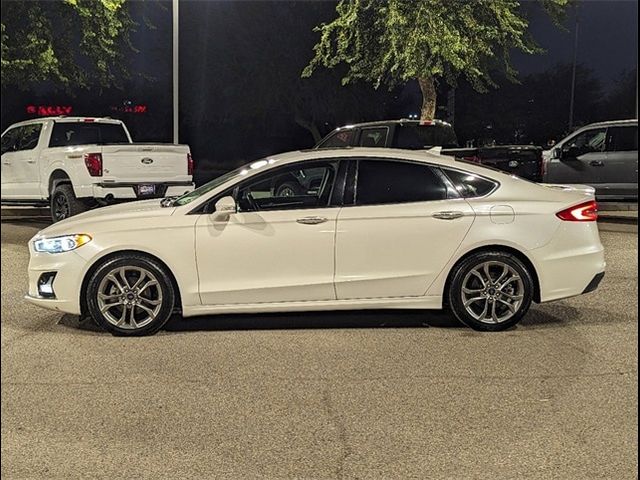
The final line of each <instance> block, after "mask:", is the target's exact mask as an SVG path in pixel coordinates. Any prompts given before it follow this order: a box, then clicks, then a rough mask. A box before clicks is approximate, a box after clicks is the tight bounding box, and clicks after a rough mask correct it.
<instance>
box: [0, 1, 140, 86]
mask: <svg viewBox="0 0 640 480" xmlns="http://www.w3.org/2000/svg"><path fill="white" fill-rule="evenodd" d="M127 7H128V6H127V4H126V1H125V0H98V1H96V0H64V1H47V0H40V1H20V2H18V1H12V2H2V22H1V23H2V25H1V29H2V32H1V34H2V86H3V87H7V86H13V87H18V88H27V87H29V86H30V85H33V84H34V83H38V82H44V81H50V82H54V83H56V84H59V85H62V86H63V87H66V88H71V87H84V86H87V85H88V83H89V82H92V83H94V84H97V85H100V86H113V85H118V84H119V83H120V82H121V80H122V79H123V78H125V77H126V62H125V61H124V60H125V58H124V54H125V52H127V51H130V49H131V48H132V47H131V44H130V42H129V32H130V30H131V28H132V27H133V25H134V23H133V21H132V20H131V18H130V16H129V12H128V8H127Z"/></svg>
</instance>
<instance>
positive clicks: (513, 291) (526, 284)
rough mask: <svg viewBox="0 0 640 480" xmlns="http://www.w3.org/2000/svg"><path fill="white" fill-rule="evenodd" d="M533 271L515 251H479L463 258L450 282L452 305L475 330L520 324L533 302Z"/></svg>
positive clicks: (454, 311)
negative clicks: (513, 253)
mask: <svg viewBox="0 0 640 480" xmlns="http://www.w3.org/2000/svg"><path fill="white" fill-rule="evenodd" d="M533 294H534V282H533V278H532V277H531V272H529V270H528V268H527V266H526V265H524V263H523V262H522V261H521V260H520V259H519V258H518V257H516V256H515V255H512V254H510V253H506V252H479V253H476V254H473V255H471V256H470V257H468V258H466V259H465V260H463V261H462V262H461V263H460V264H459V265H457V267H456V269H455V270H454V272H453V277H452V279H451V282H450V284H449V291H448V296H449V306H450V308H451V310H452V311H453V313H454V315H455V316H456V317H457V318H458V320H460V321H461V322H462V323H464V324H466V325H468V326H470V327H471V328H473V329H475V330H483V331H499V330H505V329H507V328H509V327H512V326H513V325H515V324H517V323H518V322H519V321H520V320H521V319H522V317H523V316H524V315H525V314H526V313H527V311H528V310H529V307H530V306H531V301H532V300H533Z"/></svg>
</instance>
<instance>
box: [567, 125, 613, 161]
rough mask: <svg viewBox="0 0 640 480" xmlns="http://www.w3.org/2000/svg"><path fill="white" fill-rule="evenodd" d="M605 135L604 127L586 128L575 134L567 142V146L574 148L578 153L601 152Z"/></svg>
mask: <svg viewBox="0 0 640 480" xmlns="http://www.w3.org/2000/svg"><path fill="white" fill-rule="evenodd" d="M606 135H607V130H606V129H605V128H595V129H592V130H587V131H586V132H582V133H581V134H579V135H577V136H575V137H574V138H573V139H572V140H570V141H569V142H568V145H567V146H568V147H569V148H573V149H576V150H577V152H579V154H580V155H584V154H585V153H592V152H602V151H603V150H604V142H605V138H606Z"/></svg>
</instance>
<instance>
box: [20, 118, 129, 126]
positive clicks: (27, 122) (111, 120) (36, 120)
mask: <svg viewBox="0 0 640 480" xmlns="http://www.w3.org/2000/svg"><path fill="white" fill-rule="evenodd" d="M49 120H53V121H55V122H61V123H64V122H68V123H74V122H85V121H87V120H91V121H94V122H102V123H122V120H118V119H116V118H110V117H65V116H64V115H61V116H57V117H38V118H30V119H29V120H23V121H22V122H16V123H14V124H12V125H11V126H10V127H9V128H11V127H20V126H22V125H31V124H32V123H41V122H46V121H49Z"/></svg>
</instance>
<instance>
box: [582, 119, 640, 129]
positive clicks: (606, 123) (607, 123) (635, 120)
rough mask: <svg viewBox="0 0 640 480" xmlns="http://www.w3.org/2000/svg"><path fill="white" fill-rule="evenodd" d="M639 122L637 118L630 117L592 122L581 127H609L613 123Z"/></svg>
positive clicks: (631, 123)
mask: <svg viewBox="0 0 640 480" xmlns="http://www.w3.org/2000/svg"><path fill="white" fill-rule="evenodd" d="M637 123H638V119H637V118H630V119H628V120H608V121H606V122H596V123H590V124H589V125H585V126H584V127H581V128H592V127H608V126H611V125H633V124H637Z"/></svg>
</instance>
